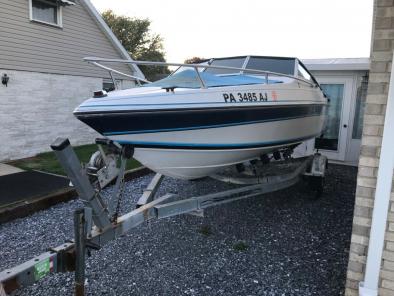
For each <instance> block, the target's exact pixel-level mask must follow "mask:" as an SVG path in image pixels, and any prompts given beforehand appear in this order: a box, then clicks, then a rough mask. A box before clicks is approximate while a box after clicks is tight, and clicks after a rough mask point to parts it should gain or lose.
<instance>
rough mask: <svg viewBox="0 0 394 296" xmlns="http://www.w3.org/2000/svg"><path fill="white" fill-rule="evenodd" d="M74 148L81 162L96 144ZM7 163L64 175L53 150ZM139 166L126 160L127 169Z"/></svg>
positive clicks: (136, 162)
mask: <svg viewBox="0 0 394 296" xmlns="http://www.w3.org/2000/svg"><path fill="white" fill-rule="evenodd" d="M74 150H75V153H76V154H77V156H78V158H79V160H80V161H81V162H83V163H87V162H88V161H89V159H90V156H91V155H92V154H93V153H94V152H96V151H97V146H96V145H95V144H90V145H82V146H77V147H74ZM9 164H10V165H13V166H16V167H18V168H21V169H23V170H26V171H31V170H38V171H43V172H48V173H52V174H58V175H66V173H65V172H64V170H63V168H62V167H61V166H60V163H59V161H58V160H57V158H56V156H55V153H53V152H44V153H40V154H38V155H36V156H34V157H29V158H24V159H19V160H14V161H11V162H9ZM139 166H141V164H140V163H139V162H138V161H136V160H135V159H130V160H128V162H127V169H128V170H130V169H133V168H137V167H139Z"/></svg>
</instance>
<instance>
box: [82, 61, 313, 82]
mask: <svg viewBox="0 0 394 296" xmlns="http://www.w3.org/2000/svg"><path fill="white" fill-rule="evenodd" d="M83 60H84V61H85V62H88V63H91V64H93V65H95V66H97V67H100V68H102V69H105V70H108V71H109V72H110V75H111V78H112V80H113V82H114V85H116V84H115V80H114V78H113V75H112V73H111V72H113V73H117V74H119V75H124V76H126V77H129V78H133V79H135V80H136V81H137V83H138V84H139V85H141V81H142V82H146V83H150V81H148V80H146V79H143V78H140V77H137V76H133V75H129V74H125V73H122V72H120V71H117V70H114V69H112V68H110V67H107V66H104V65H102V64H100V63H120V64H134V65H143V66H161V67H168V66H175V67H189V68H193V69H194V70H195V71H196V73H197V77H198V79H199V81H200V83H201V87H202V88H207V87H206V85H205V83H204V80H203V79H202V77H201V75H200V71H198V69H200V68H205V69H222V70H236V71H240V72H241V73H243V72H244V71H248V72H252V73H256V74H264V75H265V80H266V83H267V84H268V77H269V75H271V76H279V77H287V78H291V79H295V80H297V81H301V82H304V83H307V84H309V85H310V86H311V87H318V84H317V83H316V82H314V81H309V80H306V79H304V78H300V77H298V76H295V75H289V74H283V73H277V72H271V71H264V70H256V69H248V68H245V67H244V68H238V67H227V66H214V65H205V64H184V63H168V62H152V61H135V60H122V59H105V58H98V57H85V58H84V59H83Z"/></svg>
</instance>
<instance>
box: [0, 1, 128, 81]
mask: <svg viewBox="0 0 394 296" xmlns="http://www.w3.org/2000/svg"><path fill="white" fill-rule="evenodd" d="M62 14H63V18H62V19H63V27H62V28H58V27H54V26H49V25H45V24H41V23H37V22H32V21H30V17H29V0H12V1H10V0H0V53H1V54H0V68H3V69H10V70H25V71H31V72H42V73H55V74H67V75H76V76H88V77H108V73H107V71H104V70H101V69H99V68H97V67H94V66H92V65H89V64H88V63H86V62H82V58H84V57H87V56H97V57H104V58H115V59H119V58H123V57H122V56H121V55H120V53H119V51H118V50H117V49H115V47H114V46H113V44H112V43H111V42H110V40H109V39H108V38H107V37H106V36H105V35H104V33H103V31H102V30H101V29H100V28H99V26H98V25H97V23H96V21H95V20H94V19H93V18H92V16H91V15H90V14H89V12H88V11H87V10H86V9H85V7H84V6H83V5H82V4H81V1H80V0H77V1H76V5H73V6H66V7H63V8H62ZM110 66H113V67H114V68H116V69H118V70H120V71H122V72H124V73H129V74H131V73H132V70H131V68H130V67H129V66H127V65H110Z"/></svg>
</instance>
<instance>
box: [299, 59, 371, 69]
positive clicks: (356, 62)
mask: <svg viewBox="0 0 394 296" xmlns="http://www.w3.org/2000/svg"><path fill="white" fill-rule="evenodd" d="M302 62H303V63H304V64H305V66H306V67H307V68H308V70H311V71H360V70H364V71H366V70H369V69H370V59H369V58H334V59H302Z"/></svg>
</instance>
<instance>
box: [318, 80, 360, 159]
mask: <svg viewBox="0 0 394 296" xmlns="http://www.w3.org/2000/svg"><path fill="white" fill-rule="evenodd" d="M316 79H317V80H318V82H319V83H320V86H321V88H322V89H323V91H324V93H325V94H326V95H327V97H328V98H329V100H330V102H329V106H328V110H327V125H326V129H325V130H324V134H323V136H322V137H320V138H316V139H315V143H314V148H315V149H318V150H319V152H321V153H322V154H324V155H326V156H327V157H328V158H329V159H332V160H339V161H344V160H345V156H346V150H347V143H348V141H347V139H348V133H349V132H350V131H349V130H350V128H349V120H350V113H351V101H352V92H353V78H352V77H316Z"/></svg>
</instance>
